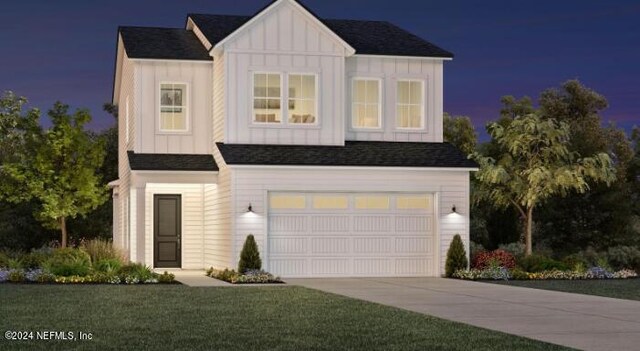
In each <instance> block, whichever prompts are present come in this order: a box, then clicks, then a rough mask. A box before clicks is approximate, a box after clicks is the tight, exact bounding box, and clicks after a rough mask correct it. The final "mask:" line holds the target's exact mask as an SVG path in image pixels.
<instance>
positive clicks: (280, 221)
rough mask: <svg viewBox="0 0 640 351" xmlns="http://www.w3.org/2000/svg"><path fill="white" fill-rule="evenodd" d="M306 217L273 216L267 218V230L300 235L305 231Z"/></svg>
mask: <svg viewBox="0 0 640 351" xmlns="http://www.w3.org/2000/svg"><path fill="white" fill-rule="evenodd" d="M307 221H308V217H307V216H286V215H273V216H270V218H269V228H271V230H272V231H274V232H278V233H301V232H306V231H307Z"/></svg>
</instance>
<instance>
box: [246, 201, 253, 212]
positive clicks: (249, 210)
mask: <svg viewBox="0 0 640 351" xmlns="http://www.w3.org/2000/svg"><path fill="white" fill-rule="evenodd" d="M247 212H250V213H253V207H251V203H249V207H247Z"/></svg>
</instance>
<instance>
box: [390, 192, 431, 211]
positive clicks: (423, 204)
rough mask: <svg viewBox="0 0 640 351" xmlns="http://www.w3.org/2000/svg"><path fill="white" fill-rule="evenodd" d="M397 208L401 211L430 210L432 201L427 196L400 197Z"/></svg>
mask: <svg viewBox="0 0 640 351" xmlns="http://www.w3.org/2000/svg"><path fill="white" fill-rule="evenodd" d="M396 208H398V209H401V210H415V209H430V208H431V201H430V199H429V197H427V196H424V195H423V196H398V197H397V198H396Z"/></svg>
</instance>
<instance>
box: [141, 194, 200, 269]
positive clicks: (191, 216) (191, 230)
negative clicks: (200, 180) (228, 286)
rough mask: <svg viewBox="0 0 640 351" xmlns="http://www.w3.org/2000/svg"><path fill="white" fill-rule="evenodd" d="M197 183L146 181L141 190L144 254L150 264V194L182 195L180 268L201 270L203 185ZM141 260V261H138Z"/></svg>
mask: <svg viewBox="0 0 640 351" xmlns="http://www.w3.org/2000/svg"><path fill="white" fill-rule="evenodd" d="M207 186H211V185H201V184H189V185H187V184H179V185H176V184H147V187H146V191H145V211H144V213H145V238H146V240H145V257H144V263H145V264H146V265H148V266H153V225H154V223H153V197H154V194H180V195H182V238H181V244H182V248H181V249H182V268H184V269H202V268H204V267H205V265H204V227H205V222H206V219H205V215H204V213H205V212H204V208H205V204H206V202H205V196H204V195H205V187H207ZM141 261H142V260H141Z"/></svg>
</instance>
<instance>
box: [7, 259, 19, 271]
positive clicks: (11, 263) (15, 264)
mask: <svg viewBox="0 0 640 351" xmlns="http://www.w3.org/2000/svg"><path fill="white" fill-rule="evenodd" d="M7 268H10V269H22V264H21V263H20V259H18V258H9V259H8V260H7Z"/></svg>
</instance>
